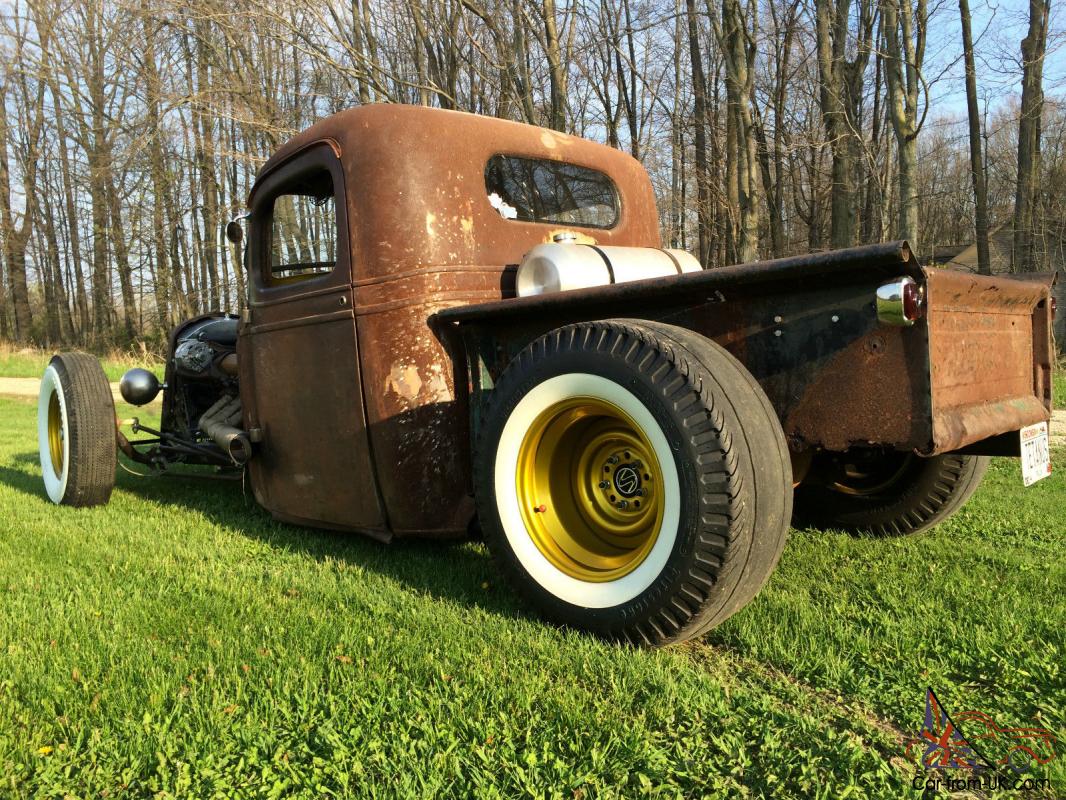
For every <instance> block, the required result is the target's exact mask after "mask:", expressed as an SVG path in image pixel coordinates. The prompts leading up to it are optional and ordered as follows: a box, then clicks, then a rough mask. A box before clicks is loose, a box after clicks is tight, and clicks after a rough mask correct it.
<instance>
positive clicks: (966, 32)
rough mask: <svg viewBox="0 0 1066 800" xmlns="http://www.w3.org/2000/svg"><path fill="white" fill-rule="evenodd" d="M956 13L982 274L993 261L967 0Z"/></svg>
mask: <svg viewBox="0 0 1066 800" xmlns="http://www.w3.org/2000/svg"><path fill="white" fill-rule="evenodd" d="M959 17H960V20H961V22H962V54H963V59H964V60H965V62H966V113H967V116H968V117H969V122H970V176H971V178H972V179H973V201H974V222H975V225H974V227H975V230H976V234H977V271H978V272H979V273H981V274H982V275H991V274H992V264H991V262H990V261H989V257H988V184H987V181H986V176H985V159H984V155H983V153H982V150H981V112H980V109H979V108H978V106H977V70H976V68H975V66H974V58H973V34H972V33H971V32H970V3H969V0H959Z"/></svg>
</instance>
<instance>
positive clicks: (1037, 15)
mask: <svg viewBox="0 0 1066 800" xmlns="http://www.w3.org/2000/svg"><path fill="white" fill-rule="evenodd" d="M1050 5H1051V4H1050V3H1049V2H1048V0H1029V32H1028V34H1027V35H1026V37H1025V38H1024V39H1022V46H1021V50H1022V107H1021V118H1020V119H1019V120H1018V182H1017V189H1016V191H1015V195H1014V270H1015V272H1033V271H1034V270H1036V269H1037V263H1036V257H1035V253H1034V237H1033V229H1034V228H1035V222H1036V202H1035V201H1036V194H1037V183H1038V181H1039V175H1040V118H1041V116H1042V115H1043V112H1044V89H1043V77H1044V52H1045V50H1046V48H1047V26H1048V11H1049V8H1050Z"/></svg>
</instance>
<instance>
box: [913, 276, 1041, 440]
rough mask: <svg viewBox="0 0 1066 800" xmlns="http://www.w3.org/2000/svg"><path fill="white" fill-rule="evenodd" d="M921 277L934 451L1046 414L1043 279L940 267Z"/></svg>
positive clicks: (982, 437)
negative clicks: (970, 272) (927, 338)
mask: <svg viewBox="0 0 1066 800" xmlns="http://www.w3.org/2000/svg"><path fill="white" fill-rule="evenodd" d="M925 277H926V300H927V308H928V319H927V322H926V324H927V326H928V329H929V364H930V391H931V393H932V407H933V452H935V453H943V452H948V451H950V450H956V449H958V448H961V447H965V446H966V445H969V444H972V443H974V442H978V441H981V440H983V439H987V438H989V437H991V436H995V435H997V434H1002V433H1007V432H1010V431H1015V430H1018V429H1019V428H1022V427H1024V426H1025V425H1031V424H1033V423H1035V422H1040V421H1042V420H1046V419H1048V418H1049V416H1050V413H1051V412H1050V409H1051V359H1052V352H1053V348H1052V343H1051V324H1050V323H1051V310H1050V301H1049V297H1050V288H1049V286H1048V285H1047V283H1046V282H1037V281H1027V280H1017V279H1014V278H1010V277H1006V276H996V277H986V276H981V275H972V274H969V273H964V272H955V271H951V270H945V269H926V270H925Z"/></svg>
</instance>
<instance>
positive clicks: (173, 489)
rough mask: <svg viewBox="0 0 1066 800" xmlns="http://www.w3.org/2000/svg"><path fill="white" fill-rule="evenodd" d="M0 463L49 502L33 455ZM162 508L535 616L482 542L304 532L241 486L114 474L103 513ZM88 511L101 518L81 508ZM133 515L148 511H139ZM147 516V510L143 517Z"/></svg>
mask: <svg viewBox="0 0 1066 800" xmlns="http://www.w3.org/2000/svg"><path fill="white" fill-rule="evenodd" d="M12 461H14V465H12V464H11V461H9V462H8V463H7V464H0V484H3V485H5V486H8V487H10V488H12V489H15V490H16V491H18V492H21V493H22V494H25V495H28V496H29V497H32V498H33V499H34V500H35V501H36V502H38V503H41V504H48V502H49V501H48V499H47V497H46V496H45V493H44V488H43V486H42V484H41V478H40V475H39V474H38V472H39V467H38V464H39V460H38V455H37V453H36V452H26V453H19V454H17V455H15V456H14V457H13V458H12ZM127 493H128V495H133V496H134V497H136V498H137V499H138V500H142V501H145V502H148V503H152V504H153V505H156V506H162V507H164V512H165V513H169V511H170V510H173V511H174V512H175V513H184V514H190V513H191V514H198V515H200V516H202V517H203V518H204V519H205V520H207V521H208V522H210V523H211V524H214V525H217V526H219V527H221V528H223V529H225V530H226V531H230V532H233V533H238V534H240V535H242V536H246V537H248V538H251V539H255V540H258V541H260V542H262V543H264V544H266V545H268V546H269V547H271V548H273V549H275V550H279V551H283V552H289V553H296V554H300V555H305V556H308V557H310V558H313V559H315V560H316V561H324V560H326V559H333V560H336V561H342V562H345V563H347V564H351V565H352V566H357V567H360V568H363V569H368V570H372V571H373V572H376V573H378V574H381V575H383V576H385V577H388V578H391V579H393V580H396V581H399V582H400V583H402V584H404V585H406V586H408V587H409V588H411V589H412V590H414V591H416V592H420V593H424V594H428V595H429V596H431V597H433V598H436V599H441V600H450V601H453V602H456V603H460V604H462V605H465V606H470V607H476V608H479V609H482V610H485V611H488V612H490V613H494V614H499V615H502V616H509V617H526V618H533V615H532V614H531V613H530V612H529V611H528V610H526V609H525V608H523V607H522V606H521V604H520V603H519V601H518V599H517V598H516V597H515V596H513V595H512V594H511V592H510V590H509V589H508V588H507V587H506V586H501V585H500V581H499V576H498V574H497V571H496V569H495V567H494V566H493V564H492V560H491V559H490V557H489V555H488V552H487V551H486V550H485V547H484V546H483V545H482V544H481V543H479V542H472V541H459V542H435V541H428V540H402V539H401V540H395V541H393V542H392V543H391V544H382V543H380V542H377V541H374V540H372V539H369V538H367V537H364V536H362V535H360V534H358V533H346V532H343V531H330V530H322V529H318V528H301V527H297V526H295V525H290V524H288V523H285V522H279V521H278V520H275V519H274V518H273V517H271V516H270V514H269V513H268V512H267V511H265V510H264V509H263V508H261V507H260V506H259V505H258V504H257V503H256V502H255V501H254V500H253V499H252V495H251V490H250V489H248V491H247V493H242V488H241V484H240V482H237V481H232V482H231V481H219V480H207V479H203V478H184V477H155V476H152V477H146V478H141V477H137V476H134V475H130V474H128V473H126V472H123V471H122V470H121V469H120V470H119V473H118V480H117V483H116V487H115V494H114V495H112V498H111V503H110V505H109V506H107V507H106V508H107V509H108V512H109V513H112V514H115V513H116V512H117V513H118V514H128V513H131V512H130V511H129V510H122V509H121V506H123V505H126V502H125V501H127V500H128V498H124V497H123V496H122V495H123V494H127ZM82 513H86V514H93V513H98V511H97V510H96V509H85V510H84V512H82ZM132 513H136V514H137V515H138V516H139V515H142V514H144V513H146V511H145V510H143V509H138V510H137V511H136V512H132ZM148 513H150V512H148Z"/></svg>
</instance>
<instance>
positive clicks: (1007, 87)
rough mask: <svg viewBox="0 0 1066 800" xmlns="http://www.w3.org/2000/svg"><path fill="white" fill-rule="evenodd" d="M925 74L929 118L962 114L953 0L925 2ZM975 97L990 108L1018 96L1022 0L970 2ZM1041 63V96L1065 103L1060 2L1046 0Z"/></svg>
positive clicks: (1065, 20)
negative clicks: (1048, 8) (927, 17)
mask: <svg viewBox="0 0 1066 800" xmlns="http://www.w3.org/2000/svg"><path fill="white" fill-rule="evenodd" d="M929 11H930V31H929V44H928V46H927V52H926V64H927V68H926V70H925V73H926V78H927V80H929V81H931V83H932V85H931V87H930V119H935V118H937V117H959V118H962V117H964V116H965V114H966V86H965V83H964V81H965V70H964V67H963V62H962V28H961V25H960V22H959V6H958V2H957V0H930V2H929ZM970 13H971V16H972V26H971V27H972V30H973V37H974V61H975V63H976V70H977V90H978V96H979V99H980V101H981V103H982V105H983V104H985V103H987V104H988V106H989V108H990V109H994V108H996V107H998V106H999V105H1000V104H1001V103H1003V102H1007V101H1009V100H1010V98H1011V97H1017V96H1020V94H1021V41H1022V39H1023V38H1025V35H1026V33H1027V31H1028V26H1029V2H1028V0H971V1H970ZM1048 28H1049V35H1048V52H1047V56H1046V58H1045V61H1044V94H1045V96H1046V97H1048V98H1052V97H1057V98H1058V99H1060V100H1066V2H1063V0H1052V2H1051V15H1050V22H1049V25H1048Z"/></svg>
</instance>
